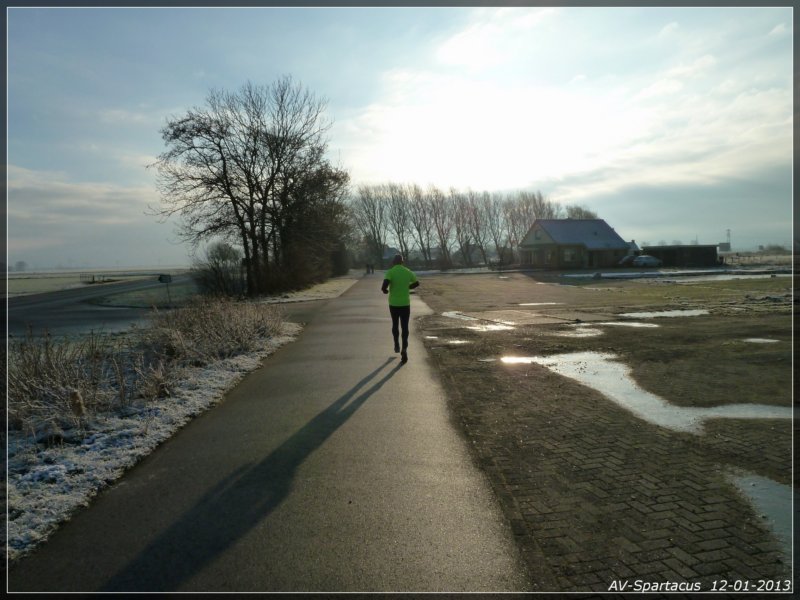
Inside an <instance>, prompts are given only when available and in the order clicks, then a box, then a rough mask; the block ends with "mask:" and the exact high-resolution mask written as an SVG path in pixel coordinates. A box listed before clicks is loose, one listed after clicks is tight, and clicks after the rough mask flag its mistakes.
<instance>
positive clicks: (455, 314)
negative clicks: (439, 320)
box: [442, 311, 478, 321]
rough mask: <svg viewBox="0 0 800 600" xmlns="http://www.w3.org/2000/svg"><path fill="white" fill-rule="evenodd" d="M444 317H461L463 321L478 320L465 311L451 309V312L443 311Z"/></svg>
mask: <svg viewBox="0 0 800 600" xmlns="http://www.w3.org/2000/svg"><path fill="white" fill-rule="evenodd" d="M442 316H443V317H450V318H451V319H461V320H462V321H477V320H478V319H476V318H475V317H469V316H467V315H465V314H463V313H460V312H458V311H451V312H443V313H442Z"/></svg>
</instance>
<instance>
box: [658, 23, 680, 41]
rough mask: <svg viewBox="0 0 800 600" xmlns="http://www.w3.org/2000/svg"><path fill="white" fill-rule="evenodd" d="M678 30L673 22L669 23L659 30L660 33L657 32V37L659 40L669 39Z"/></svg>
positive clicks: (677, 26) (676, 24)
mask: <svg viewBox="0 0 800 600" xmlns="http://www.w3.org/2000/svg"><path fill="white" fill-rule="evenodd" d="M678 28H679V25H678V23H676V22H675V21H672V22H671V23H667V24H666V25H664V27H662V28H661V31H659V32H658V37H659V38H666V37H669V36H671V35H672V34H673V33H675V32H676V31H677V30H678Z"/></svg>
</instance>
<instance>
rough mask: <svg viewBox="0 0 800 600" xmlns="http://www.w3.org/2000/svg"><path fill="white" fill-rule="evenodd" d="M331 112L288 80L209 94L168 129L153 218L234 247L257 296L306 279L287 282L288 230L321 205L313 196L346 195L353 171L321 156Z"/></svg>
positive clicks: (297, 276)
mask: <svg viewBox="0 0 800 600" xmlns="http://www.w3.org/2000/svg"><path fill="white" fill-rule="evenodd" d="M324 110H325V101H324V100H321V99H318V98H316V97H315V96H314V95H313V94H312V93H311V92H310V91H308V90H306V89H305V88H304V87H303V86H301V85H300V84H298V83H296V82H295V81H294V80H293V79H292V78H291V77H290V76H286V77H283V78H281V79H278V80H277V81H276V82H275V83H273V84H272V85H269V86H261V85H255V84H253V83H250V82H248V83H246V84H245V85H243V86H242V87H241V88H240V89H239V90H238V91H235V92H227V91H220V90H211V91H210V92H209V94H208V96H207V98H206V104H205V106H204V107H199V108H197V107H196V108H193V109H190V110H188V111H187V112H186V114H185V115H183V116H180V117H173V118H170V119H169V120H168V122H167V124H166V125H165V126H164V127H163V128H162V130H161V135H162V138H163V140H164V143H165V145H166V147H167V149H166V150H165V151H164V152H163V153H162V154H161V155H159V157H158V160H157V161H156V163H155V164H154V166H155V167H156V169H157V171H158V186H159V190H160V192H161V196H162V205H161V207H160V208H159V209H158V210H157V211H156V212H157V213H158V214H159V215H161V216H162V217H165V218H166V217H168V216H171V215H175V214H178V215H180V216H181V217H182V223H181V228H180V234H181V236H182V237H183V239H185V240H187V241H189V242H191V243H192V244H193V245H197V244H199V243H200V242H201V241H203V240H206V239H209V238H215V237H223V238H226V239H229V240H231V241H233V240H235V241H236V242H237V243H238V245H240V246H241V248H242V251H243V254H244V263H245V267H246V273H247V291H248V294H250V295H255V294H259V293H263V292H266V291H269V290H270V288H272V287H274V286H275V285H276V282H282V284H284V285H285V284H287V283H286V282H288V281H295V282H298V281H302V279H303V276H304V273H302V272H298V271H293V272H292V277H287V271H289V270H291V269H292V267H291V265H290V264H288V263H287V248H288V246H289V245H290V244H291V243H293V241H292V239H291V236H290V235H289V229H287V227H288V223H292V222H296V221H297V219H296V214H297V212H298V211H299V210H300V207H301V206H302V210H303V211H305V213H306V214H307V213H308V211H309V210H311V209H312V207H313V206H314V205H315V204H318V203H319V197H318V195H317V196H314V195H313V194H311V195H309V193H310V190H312V189H313V190H314V191H315V193H317V194H318V193H319V192H320V191H321V190H328V191H331V192H332V194H333V198H339V197H340V196H341V193H340V192H341V188H342V187H343V186H346V183H347V175H346V173H344V172H343V171H341V170H339V169H335V168H333V167H331V166H330V165H329V164H328V163H327V161H326V160H325V158H324V154H325V150H326V146H327V141H326V138H325V134H326V132H327V131H328V129H329V127H330V123H329V122H328V121H327V120H326V119H325V118H324ZM320 177H329V178H330V181H329V182H328V183H326V184H321V183H320ZM311 181H313V182H314V185H311V184H310V183H309V182H311ZM329 184H330V185H329ZM329 199H330V197H328V198H326V200H329ZM342 226H343V225H342Z"/></svg>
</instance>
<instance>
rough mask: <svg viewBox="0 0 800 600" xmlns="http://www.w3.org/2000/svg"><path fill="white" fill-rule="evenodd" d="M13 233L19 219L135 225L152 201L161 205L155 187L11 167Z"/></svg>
mask: <svg viewBox="0 0 800 600" xmlns="http://www.w3.org/2000/svg"><path fill="white" fill-rule="evenodd" d="M7 173H8V220H9V235H12V234H13V230H14V225H15V223H17V222H22V221H29V222H34V223H37V224H39V225H41V226H59V225H62V224H64V223H81V224H84V225H85V226H86V227H87V228H89V230H90V228H91V227H92V226H96V225H110V224H133V223H138V222H141V221H142V220H143V215H144V212H145V210H146V208H147V206H148V204H157V203H158V196H157V192H156V191H155V189H153V188H150V187H145V186H134V187H127V186H119V185H113V184H108V183H94V182H81V183H73V182H69V181H67V180H66V176H65V174H64V173H60V172H48V171H34V170H31V169H25V168H22V167H18V166H15V165H9V166H8V171H7Z"/></svg>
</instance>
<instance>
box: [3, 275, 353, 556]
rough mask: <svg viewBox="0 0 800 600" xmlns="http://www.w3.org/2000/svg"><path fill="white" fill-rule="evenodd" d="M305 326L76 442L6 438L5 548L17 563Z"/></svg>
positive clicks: (329, 291)
mask: <svg viewBox="0 0 800 600" xmlns="http://www.w3.org/2000/svg"><path fill="white" fill-rule="evenodd" d="M356 281H357V276H348V277H340V278H336V279H333V280H330V281H328V282H326V283H324V284H320V285H318V286H314V287H312V288H311V289H309V290H306V291H305V292H296V293H293V294H291V295H289V297H288V298H285V297H281V298H270V299H267V300H266V301H268V302H276V301H277V302H280V301H284V302H285V301H293V302H302V301H306V300H319V299H324V298H332V297H336V296H338V295H340V294H342V293H343V292H344V291H345V290H347V289H348V288H349V287H350V286H351V285H353V284H354V283H355V282H356ZM300 329H301V328H300V326H299V325H297V324H294V323H287V324H285V326H284V329H283V332H282V335H280V336H278V337H275V338H272V339H270V340H269V341H267V342H266V343H265V345H264V347H263V348H262V349H261V350H260V351H259V352H256V353H253V354H247V355H241V356H237V357H234V358H230V359H226V360H222V361H219V362H217V363H215V364H212V365H209V366H205V367H198V368H190V369H186V370H185V371H183V374H182V375H183V376H182V377H181V382H180V383H179V384H178V385H177V386H176V389H175V391H174V393H173V396H172V397H170V398H166V399H163V400H159V401H157V402H151V403H148V404H147V405H145V406H142V407H138V408H136V407H132V408H130V409H129V410H128V412H127V414H125V415H113V416H112V415H101V416H97V417H96V418H94V420H93V422H92V423H91V424H90V426H89V427H88V428H87V430H86V431H85V432H84V433H83V434H82V435H81V436H79V437H77V439H74V440H72V441H73V442H74V443H70V444H64V445H62V446H60V447H52V448H45V447H44V446H41V445H37V444H35V443H33V442H32V441H31V439H30V438H28V437H25V436H24V435H21V434H20V433H19V432H14V431H11V432H9V436H8V461H7V465H8V479H7V486H8V487H7V501H8V528H7V536H8V538H7V544H6V548H7V553H8V558H9V559H11V560H13V559H15V558H17V557H19V556H22V555H24V554H26V553H28V552H30V551H31V550H33V549H34V548H35V547H36V546H37V545H38V544H40V543H41V542H43V541H44V540H46V539H47V537H48V536H49V535H50V534H51V533H53V531H55V530H56V529H57V527H58V526H59V524H60V523H63V522H64V521H67V520H69V518H70V516H71V515H72V514H73V513H74V512H75V510H77V509H78V508H80V507H82V506H88V505H89V503H90V502H91V499H92V498H93V497H94V496H95V495H96V494H97V493H98V492H99V491H100V490H102V489H103V488H105V487H107V486H108V485H110V484H111V483H113V482H114V481H115V480H117V479H119V478H120V477H121V476H122V474H123V473H124V472H125V471H126V470H127V469H128V468H130V467H131V466H133V465H134V464H136V463H137V462H138V461H140V460H141V459H142V458H144V457H145V456H147V455H148V454H150V453H151V452H152V451H153V450H154V449H155V448H156V447H157V446H158V445H159V444H161V443H162V442H164V441H165V440H166V439H168V438H169V437H171V436H172V435H173V434H174V433H175V432H176V431H178V430H179V429H180V428H181V427H182V426H184V425H185V424H186V423H188V422H189V421H190V420H191V419H192V418H194V417H196V416H197V415H199V414H200V413H202V412H204V411H206V410H207V409H209V408H211V407H212V406H214V405H215V404H217V403H218V402H219V401H220V400H221V399H222V398H223V397H224V395H225V393H226V392H227V391H228V390H230V389H231V388H233V387H234V386H235V385H236V383H237V382H238V381H240V380H241V379H242V378H243V377H244V376H245V375H246V374H247V373H249V372H250V371H253V370H254V369H256V368H258V366H259V365H260V364H261V362H262V361H263V359H264V358H266V357H267V356H268V355H270V354H271V353H272V352H274V351H275V350H277V349H278V348H279V347H280V346H282V345H284V344H286V343H289V342H291V341H292V340H294V339H295V337H296V336H297V334H298V333H299V332H300Z"/></svg>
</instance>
